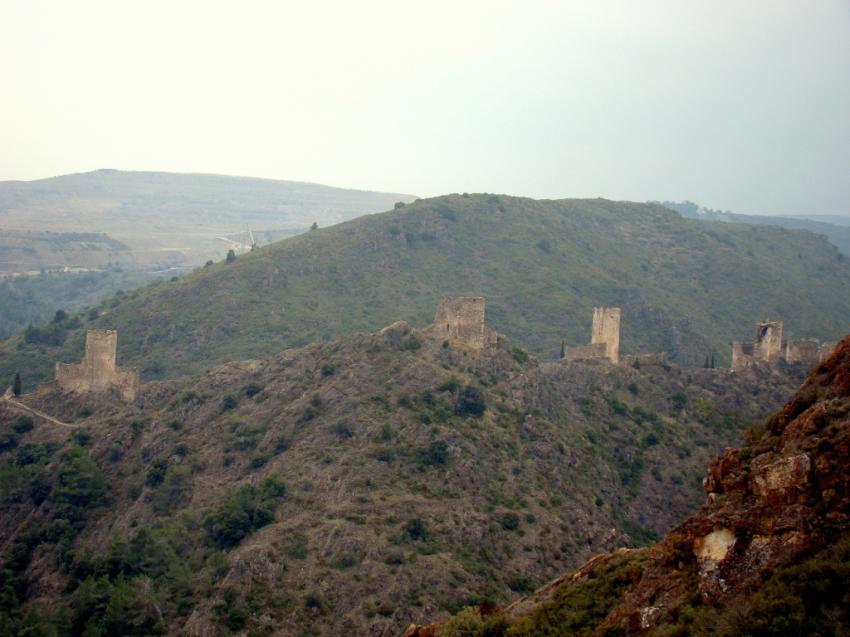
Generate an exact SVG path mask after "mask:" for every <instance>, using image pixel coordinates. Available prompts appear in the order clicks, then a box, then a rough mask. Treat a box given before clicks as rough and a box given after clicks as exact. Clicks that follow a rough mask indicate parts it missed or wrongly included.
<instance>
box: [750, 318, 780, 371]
mask: <svg viewBox="0 0 850 637" xmlns="http://www.w3.org/2000/svg"><path fill="white" fill-rule="evenodd" d="M753 357H754V358H756V359H757V360H762V361H764V362H766V363H776V362H777V361H779V359H780V358H782V321H765V322H763V323H759V324H758V325H756V341H755V343H753Z"/></svg>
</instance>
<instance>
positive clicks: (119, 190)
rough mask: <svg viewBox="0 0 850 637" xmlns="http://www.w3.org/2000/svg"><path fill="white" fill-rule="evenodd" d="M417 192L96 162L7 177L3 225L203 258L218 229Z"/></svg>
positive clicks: (303, 223) (367, 208)
mask: <svg viewBox="0 0 850 637" xmlns="http://www.w3.org/2000/svg"><path fill="white" fill-rule="evenodd" d="M411 199H413V197H412V196H410V195H400V194H392V193H378V192H369V191H363V190H347V189H342V188H332V187H330V186H322V185H319V184H311V183H304V182H295V181H279V180H273V179H256V178H248V177H229V176H224V175H203V174H178V173H163V172H135V171H134V172H125V171H119V170H97V171H94V172H89V173H79V174H73V175H64V176H61V177H52V178H49V179H39V180H36V181H6V182H0V227H7V228H12V229H15V230H50V231H53V232H99V233H106V234H108V235H109V236H111V237H113V238H115V239H118V240H120V241H123V242H125V243H127V244H128V245H129V246H130V247H131V248H132V249H133V251H134V253H135V254H136V256H137V257H138V258H139V259H140V261H142V262H143V263H148V264H155V263H160V262H161V261H162V258H163V253H166V254H168V256H169V257H171V256H173V255H171V254H169V253H170V252H178V253H180V254H181V255H182V257H181V258H182V262H184V263H190V264H196V265H197V264H201V263H203V262H204V261H205V260H206V259H207V258H216V259H218V258H221V257H222V256H223V255H224V254H225V253H226V251H227V249H228V247H230V244H228V243H227V242H224V241H221V240H219V239H217V238H216V237H218V236H227V235H232V234H234V233H237V232H244V231H245V226H246V224H248V225H249V226H250V227H251V229H252V230H256V231H267V230H277V231H280V230H287V231H289V233H290V234H292V233H296V232H301V231H304V230H306V229H307V228H308V227H309V226H310V225H311V224H312V223H313V222H316V223H318V224H319V225H320V226H325V225H330V224H333V223H338V222H340V221H344V220H347V219H351V218H353V217H357V216H359V215H362V214H364V213H368V212H377V211H380V210H386V209H388V208H391V207H392V206H393V204H394V203H395V202H396V201H410V200H411Z"/></svg>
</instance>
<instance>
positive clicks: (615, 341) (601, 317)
mask: <svg viewBox="0 0 850 637" xmlns="http://www.w3.org/2000/svg"><path fill="white" fill-rule="evenodd" d="M590 342H591V344H593V343H605V356H606V358H608V360H610V361H611V362H612V363H618V362H619V361H620V308H618V307H595V308H593V333H592V336H591V339H590Z"/></svg>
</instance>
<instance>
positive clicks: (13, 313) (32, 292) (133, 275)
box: [0, 271, 162, 345]
mask: <svg viewBox="0 0 850 637" xmlns="http://www.w3.org/2000/svg"><path fill="white" fill-rule="evenodd" d="M157 278H162V277H158V276H156V275H154V274H151V273H148V272H142V271H128V272H121V271H107V272H79V273H75V272H53V273H45V274H40V275H34V276H17V277H12V278H7V279H0V338H8V337H10V336H12V335H13V334H17V333H18V332H20V331H21V330H23V329H25V328H26V327H28V326H30V325H32V326H40V325H41V324H42V323H46V322H48V321H49V320H50V319H51V318H52V317H53V315H54V313H55V312H56V310H57V309H60V308H61V309H64V310H66V311H68V312H71V313H72V314H76V313H77V312H80V311H82V310H83V309H85V308H89V307H96V306H98V305H100V303H101V301H103V300H104V299H107V298H110V297H112V296H114V294H115V293H116V292H117V291H119V290H133V289H135V288H138V287H140V286H142V285H145V284H146V283H149V282H151V281H153V280H155V279H157ZM62 342H64V338H63V339H62V340H61V341H60V342H55V343H54V344H55V345H60V344H61V343H62Z"/></svg>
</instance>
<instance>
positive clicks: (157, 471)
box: [145, 460, 168, 487]
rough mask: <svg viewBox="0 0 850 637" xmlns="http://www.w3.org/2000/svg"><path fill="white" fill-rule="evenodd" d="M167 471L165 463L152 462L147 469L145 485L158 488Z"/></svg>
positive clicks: (160, 461) (162, 461) (163, 461)
mask: <svg viewBox="0 0 850 637" xmlns="http://www.w3.org/2000/svg"><path fill="white" fill-rule="evenodd" d="M167 469H168V465H167V464H166V463H165V460H154V461H153V462H152V463H151V465H150V466H149V467H148V471H147V475H146V476H145V484H146V485H148V486H149V487H158V486H159V485H160V484H162V481H163V480H164V479H165V472H166V470H167Z"/></svg>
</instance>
